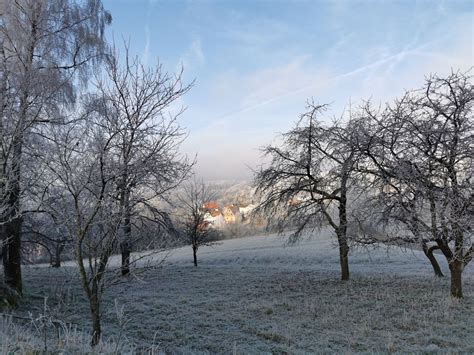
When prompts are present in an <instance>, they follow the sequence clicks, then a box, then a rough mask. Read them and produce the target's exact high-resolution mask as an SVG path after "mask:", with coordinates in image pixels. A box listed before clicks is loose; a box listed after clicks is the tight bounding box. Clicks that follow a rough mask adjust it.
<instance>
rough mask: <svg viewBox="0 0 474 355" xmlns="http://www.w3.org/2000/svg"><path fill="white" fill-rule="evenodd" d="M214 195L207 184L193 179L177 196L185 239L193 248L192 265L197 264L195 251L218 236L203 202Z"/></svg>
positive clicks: (210, 199) (211, 198) (206, 201)
mask: <svg viewBox="0 0 474 355" xmlns="http://www.w3.org/2000/svg"><path fill="white" fill-rule="evenodd" d="M215 197H216V195H215V193H214V192H213V191H212V190H211V188H210V187H209V185H206V184H205V183H204V182H202V181H198V180H196V179H194V180H193V181H192V182H191V183H189V184H187V185H185V186H184V192H183V193H182V194H181V195H180V196H179V197H178V200H179V203H180V209H181V212H180V213H179V215H180V219H181V225H182V228H183V230H184V237H185V239H186V240H187V241H188V242H189V243H190V244H191V246H192V248H193V262H194V266H198V261H197V251H198V249H199V247H201V246H203V245H210V244H212V243H213V242H215V241H216V239H217V238H218V237H219V233H218V231H217V230H216V229H215V228H213V226H212V223H211V222H209V221H208V220H207V218H206V216H207V214H208V211H207V210H206V208H205V204H206V203H208V202H209V201H213V200H214V199H215Z"/></svg>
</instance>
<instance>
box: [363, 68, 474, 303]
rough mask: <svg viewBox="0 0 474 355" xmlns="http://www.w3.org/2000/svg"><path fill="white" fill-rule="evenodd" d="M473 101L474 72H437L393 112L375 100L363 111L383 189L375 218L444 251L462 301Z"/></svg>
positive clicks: (367, 143)
mask: <svg viewBox="0 0 474 355" xmlns="http://www.w3.org/2000/svg"><path fill="white" fill-rule="evenodd" d="M473 105H474V88H473V85H472V77H471V76H470V75H469V74H464V73H460V72H455V73H452V74H451V75H448V76H446V77H439V76H436V75H433V76H430V77H428V78H427V79H426V83H425V86H424V87H423V88H422V89H420V90H415V91H410V92H407V93H406V94H405V95H404V96H403V97H402V98H401V99H399V100H396V101H395V102H394V103H393V104H392V105H389V106H388V107H387V108H386V109H384V110H375V109H373V107H372V106H371V105H370V104H368V105H366V106H365V108H364V110H363V112H362V114H361V119H362V120H365V123H364V127H365V133H364V136H365V137H364V138H362V136H361V139H360V144H361V148H362V153H363V154H364V155H365V157H366V159H365V170H366V171H367V172H369V173H370V174H371V176H372V179H373V181H374V185H375V186H377V187H378V190H377V193H376V194H375V195H374V198H373V199H372V200H373V201H374V205H372V208H373V209H375V210H378V211H379V213H378V214H374V215H373V216H372V222H374V223H376V224H381V223H383V225H385V231H386V232H387V233H388V234H391V235H393V236H394V237H395V238H400V239H402V240H405V241H408V242H416V243H419V244H422V245H425V248H426V245H427V243H432V246H431V247H429V249H428V250H427V252H432V251H433V249H435V248H436V249H439V250H440V251H441V253H442V255H444V257H445V258H446V260H447V262H448V265H449V269H450V272H451V295H452V296H453V297H456V298H461V297H462V296H463V293H462V272H463V270H464V268H465V267H466V265H467V264H468V263H469V262H470V261H471V260H472V257H473V253H474V251H473V248H474V247H473V244H472V234H473V229H474V224H473V223H474V208H473V200H474V190H473V186H474V185H473V182H474V181H473V169H474V164H473V159H474V115H473V113H474V110H473ZM370 220H371V219H367V221H369V222H370ZM428 256H429V255H428ZM431 256H432V255H431Z"/></svg>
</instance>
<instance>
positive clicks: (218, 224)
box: [202, 201, 263, 229]
mask: <svg viewBox="0 0 474 355" xmlns="http://www.w3.org/2000/svg"><path fill="white" fill-rule="evenodd" d="M255 207H256V205H255V204H253V203H249V204H229V205H225V206H221V205H220V204H219V203H218V202H216V201H209V202H206V203H204V204H203V205H202V211H203V212H204V213H205V215H204V220H205V221H206V222H207V223H208V224H209V227H212V228H216V229H222V228H224V227H225V226H226V225H229V224H234V223H242V224H248V223H250V220H251V219H250V215H251V213H252V211H253V210H254V209H255ZM253 222H254V223H256V224H257V226H258V225H260V224H263V221H258V220H257V221H253Z"/></svg>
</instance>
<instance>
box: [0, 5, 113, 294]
mask: <svg viewBox="0 0 474 355" xmlns="http://www.w3.org/2000/svg"><path fill="white" fill-rule="evenodd" d="M0 7H1V9H0V12H1V14H2V16H1V20H0V47H1V50H0V55H1V58H0V61H1V70H2V72H1V79H0V81H1V85H0V90H1V93H0V95H1V99H0V100H1V103H2V108H1V112H0V114H1V117H0V121H1V123H0V135H1V137H0V138H1V139H0V142H1V147H0V153H1V159H2V161H1V163H3V164H0V165H1V166H2V170H1V171H0V174H1V175H2V176H1V177H0V180H1V189H2V191H1V192H0V193H1V202H2V216H1V224H2V236H3V237H2V240H3V242H4V243H3V265H4V274H5V281H6V283H8V284H9V285H10V286H11V287H13V288H14V289H16V290H17V291H18V293H21V291H22V281H21V255H20V248H21V228H22V206H21V199H22V193H23V191H24V184H23V183H22V167H23V161H24V159H25V158H24V157H25V155H26V154H30V153H31V154H32V155H34V154H35V152H31V151H30V149H29V146H28V143H29V140H30V138H31V137H32V135H34V134H35V129H36V127H38V126H41V125H44V124H48V123H51V122H55V121H57V120H58V119H59V120H60V116H61V114H60V111H61V107H64V105H67V104H68V103H72V102H74V100H75V87H76V84H77V83H78V80H82V81H84V80H85V79H87V77H88V74H89V71H88V65H87V64H90V63H92V62H94V61H96V62H97V61H98V60H99V59H100V57H101V54H102V53H103V49H104V46H105V44H104V39H103V31H104V26H105V25H106V24H108V23H109V22H110V15H109V14H108V13H107V12H106V11H104V9H103V7H102V3H101V1H100V0H87V1H74V0H15V1H2V2H0ZM36 153H37V152H36Z"/></svg>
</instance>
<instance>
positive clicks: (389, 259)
mask: <svg viewBox="0 0 474 355" xmlns="http://www.w3.org/2000/svg"><path fill="white" fill-rule="evenodd" d="M285 241H286V239H285V238H284V237H282V236H255V237H249V238H242V239H234V240H228V241H225V242H222V243H220V244H219V245H214V246H211V247H202V248H201V249H200V250H199V252H198V261H199V267H198V268H195V267H194V266H193V265H192V255H191V248H190V247H185V248H179V249H176V250H173V251H172V252H171V253H170V254H169V255H167V258H166V260H165V261H164V263H163V264H162V266H161V267H160V268H159V269H155V270H149V271H147V272H146V273H145V274H142V275H141V276H140V278H134V277H130V279H129V280H128V281H127V282H126V283H122V284H119V285H117V286H114V288H113V289H111V290H110V291H109V292H107V294H106V295H105V296H104V297H105V298H104V301H105V306H104V329H103V330H104V335H109V336H116V337H118V336H119V335H120V337H121V338H122V340H128V341H131V342H134V343H136V344H137V346H139V347H141V348H142V349H143V348H146V347H149V346H151V345H155V346H156V347H157V348H159V349H161V350H164V351H166V352H172V353H175V352H178V353H180V352H183V353H189V352H193V353H195V352H208V353H231V352H237V353H285V352H288V353H308V352H311V353H313V352H374V351H375V352H386V351H399V352H413V351H436V350H439V351H443V352H447V351H449V352H467V353H474V336H473V332H472V331H473V329H474V272H473V271H474V268H473V266H472V265H470V266H468V267H467V268H466V270H465V271H464V275H463V276H464V292H465V295H466V298H465V300H464V301H463V302H454V301H452V300H451V299H450V298H449V277H445V278H443V279H436V278H434V277H433V276H432V270H431V267H430V265H429V262H428V260H427V259H426V257H425V256H424V255H423V254H422V253H421V252H418V251H412V250H405V251H403V250H400V249H397V248H390V249H389V250H387V249H386V248H381V247H380V248H372V249H371V250H367V249H362V248H361V249H353V250H352V251H351V254H350V268H351V281H349V282H344V283H343V282H341V281H339V277H340V276H339V272H340V270H339V262H338V251H337V248H335V247H334V240H333V239H332V238H331V237H330V236H329V233H327V232H325V233H320V234H319V235H318V236H315V237H314V238H312V239H305V240H303V241H301V242H300V243H299V244H297V245H294V246H285ZM163 255H164V254H161V255H157V256H154V257H153V258H151V259H153V260H162V259H163ZM438 260H439V261H440V262H441V265H442V268H443V271H444V272H445V274H446V275H447V276H449V273H448V270H447V265H446V264H445V263H444V262H443V259H442V257H441V256H439V257H438ZM112 262H113V263H117V262H118V259H117V258H115V259H114V260H112ZM152 262H154V261H152ZM72 274H74V270H73V267H71V266H68V267H63V268H61V269H59V270H54V269H50V268H27V269H26V270H25V279H26V281H27V283H26V284H27V285H34V286H35V288H34V289H28V290H27V293H31V294H36V295H39V294H44V295H48V296H49V301H48V302H49V304H50V305H51V306H54V305H57V304H58V301H59V300H60V301H61V302H59V304H60V306H58V307H56V309H57V311H60V312H63V314H62V315H61V317H62V318H64V319H66V320H67V321H70V322H73V323H74V324H78V325H79V326H81V327H84V328H85V329H87V328H88V308H87V304H86V303H85V301H84V298H83V296H82V290H81V289H80V288H79V287H78V286H77V282H75V281H71V279H70V276H71V275H72ZM115 301H116V302H118V304H119V305H124V312H125V315H126V318H127V319H128V322H127V323H126V324H125V325H124V326H123V331H122V332H121V331H120V327H119V326H118V323H119V322H118V321H117V316H116V311H115V308H116V307H115V303H114V302H115ZM41 304H42V301H41V300H38V299H36V298H34V299H33V298H32V299H31V300H30V301H29V303H28V304H25V305H24V306H23V307H22V308H23V311H26V310H27V309H29V310H31V309H34V308H35V307H40V305H41ZM52 308H54V307H52Z"/></svg>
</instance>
